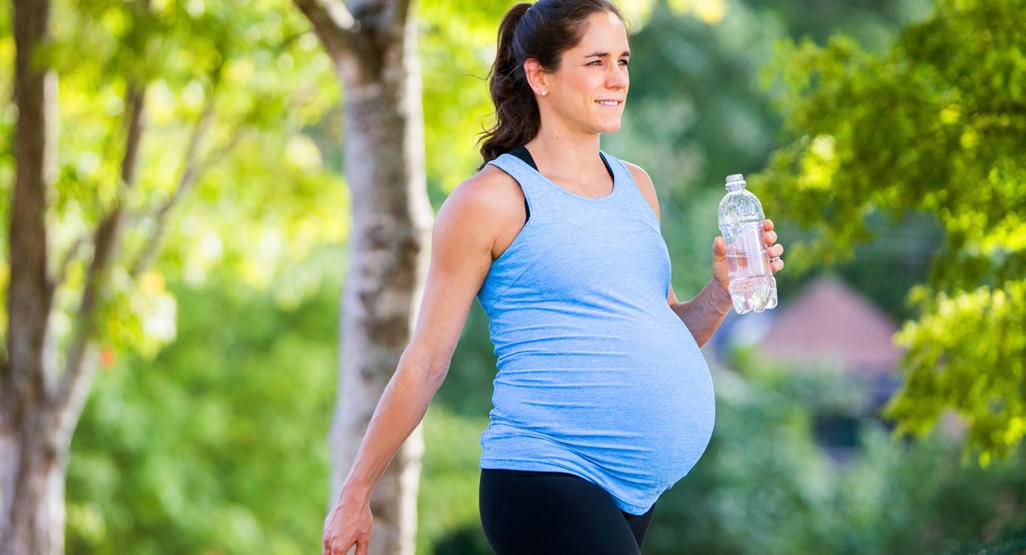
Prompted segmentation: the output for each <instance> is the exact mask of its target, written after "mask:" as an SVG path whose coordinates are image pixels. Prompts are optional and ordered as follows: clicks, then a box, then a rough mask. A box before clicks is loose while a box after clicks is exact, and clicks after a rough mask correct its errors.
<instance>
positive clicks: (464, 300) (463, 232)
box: [340, 174, 498, 504]
mask: <svg viewBox="0 0 1026 555" xmlns="http://www.w3.org/2000/svg"><path fill="white" fill-rule="evenodd" d="M478 175H480V174H478ZM476 178H477V176H475V177H474V178H471V179H469V180H467V181H465V182H463V183H461V184H460V185H459V186H458V187H457V188H456V190H454V191H453V192H452V193H451V194H450V195H449V197H448V198H447V199H446V200H445V202H444V203H443V204H442V207H441V208H440V209H439V211H438V215H437V217H436V218H435V225H434V230H433V232H432V241H431V263H430V267H429V269H428V275H427V283H426V286H425V289H424V297H423V300H422V302H421V307H420V311H419V313H418V316H417V324H416V326H415V329H414V332H413V337H412V339H411V341H410V343H409V345H408V346H407V347H406V349H405V350H404V351H403V354H402V356H401V357H400V360H399V365H398V367H397V369H396V371H395V373H394V374H393V375H392V379H391V380H390V381H389V383H388V385H387V386H386V387H385V391H384V392H383V393H382V396H381V399H380V400H379V401H378V405H377V407H376V408H375V410H374V415H373V416H372V417H371V421H370V424H369V426H368V428H367V432H366V434H365V435H364V438H363V441H362V442H361V444H360V448H359V450H358V452H357V455H356V460H355V462H354V464H353V466H352V468H351V469H350V472H349V475H348V476H347V477H346V479H345V482H344V484H343V487H342V491H341V492H340V500H341V499H344V498H347V497H348V498H350V501H353V502H356V503H361V504H363V503H366V502H368V501H369V499H370V497H371V493H372V492H373V490H374V487H375V485H376V484H377V482H378V480H379V479H380V478H381V475H382V474H383V473H384V472H385V470H386V469H387V468H388V465H389V463H390V462H391V461H392V458H393V457H394V456H395V454H396V453H397V452H398V451H399V448H400V447H401V446H402V444H403V442H404V441H406V438H407V437H409V435H410V433H412V432H413V430H414V429H415V428H416V427H417V425H418V424H419V423H420V421H421V420H422V419H423V418H424V414H425V413H426V412H427V407H428V405H430V403H431V400H432V399H433V398H434V395H435V393H436V392H437V391H438V388H439V387H441V385H442V383H443V381H444V380H445V376H446V374H447V373H448V370H449V364H450V362H451V360H452V353H453V351H455V349H456V343H457V341H458V339H459V336H460V332H461V331H462V330H463V326H464V323H465V322H466V319H467V313H468V311H469V309H470V305H471V303H472V302H473V299H474V295H475V294H476V293H477V291H478V290H479V289H480V287H481V284H482V282H483V281H484V278H485V276H486V275H487V274H488V268H489V266H490V265H491V260H492V258H491V248H492V243H493V239H494V237H495V229H496V227H495V222H496V220H498V218H496V217H494V210H495V206H494V204H495V202H494V199H490V198H489V197H488V196H487V195H486V194H484V193H483V191H484V190H485V188H484V187H482V186H481V184H480V183H475V181H474V180H475V179H476ZM475 185H476V186H475Z"/></svg>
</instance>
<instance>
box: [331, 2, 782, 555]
mask: <svg viewBox="0 0 1026 555" xmlns="http://www.w3.org/2000/svg"><path fill="white" fill-rule="evenodd" d="M498 38H499V44H498V52H497V55H496V59H495V64H494V65H493V67H492V72H491V81H490V86H491V93H492V99H493V101H494V103H495V108H496V116H497V123H496V125H495V127H493V128H492V129H490V130H488V131H487V132H486V133H485V136H484V142H483V144H482V147H481V154H482V157H483V158H484V165H483V166H482V168H480V169H479V171H478V173H477V174H475V175H474V176H473V177H471V178H469V179H467V180H466V181H464V182H463V183H461V184H460V185H459V186H458V187H456V189H455V190H454V191H453V192H452V194H450V195H449V197H448V198H447V199H446V201H445V202H444V203H443V205H442V207H441V209H440V210H439V213H438V216H437V218H436V222H435V228H434V234H433V244H432V254H431V264H430V268H429V271H428V278H427V285H426V289H425V294H424V299H423V301H422V305H421V309H420V313H419V316H418V321H417V325H416V328H415V331H414V335H413V338H412V340H411V342H410V344H409V345H408V346H407V348H406V349H405V350H404V352H403V355H402V357H401V360H400V363H399V367H398V369H397V371H396V373H395V375H394V376H393V379H392V381H391V382H390V383H389V386H388V388H387V389H386V391H385V393H384V394H383V396H382V399H381V401H380V402H379V405H378V408H377V410H376V412H375V415H374V417H373V419H372V421H371V424H370V426H369V428H368V431H367V435H366V437H365V438H364V441H363V443H362V445H361V446H360V450H359V453H358V455H357V458H356V461H355V463H354V465H353V468H352V470H351V471H350V473H349V476H348V477H347V479H346V482H345V486H344V487H343V489H342V493H341V494H340V498H339V502H338V504H337V505H336V507H335V509H334V510H333V511H332V512H331V513H330V514H329V515H328V519H327V522H326V526H325V533H324V553H325V554H329V553H330V554H341V553H346V552H347V550H348V549H349V548H350V547H351V546H352V545H353V544H356V546H357V555H360V554H362V553H367V546H368V542H369V539H370V530H371V525H372V515H371V512H370V508H369V504H368V500H369V498H370V492H371V491H372V490H373V487H374V484H375V483H376V482H377V480H378V478H379V477H380V476H381V474H382V473H383V472H384V470H385V468H386V467H387V466H388V463H389V462H390V461H391V459H392V457H393V456H394V455H395V453H396V452H397V451H398V449H399V447H400V446H401V444H402V442H403V441H404V440H405V439H406V437H407V436H408V435H409V433H410V432H411V431H412V430H413V428H414V427H416V425H417V424H418V423H419V422H420V420H421V418H422V417H423V415H424V413H425V411H426V410H427V406H428V404H429V403H430V401H431V399H432V397H433V396H434V393H435V391H437V389H438V387H439V386H440V385H441V383H442V381H443V380H444V377H445V374H446V372H447V371H448V367H449V362H450V360H451V356H452V352H453V350H454V349H455V347H456V342H457V340H458V338H459V335H460V332H461V331H462V329H463V325H464V323H465V321H466V316H467V311H468V310H469V308H470V305H471V303H472V302H473V299H474V297H475V296H477V297H478V299H479V300H480V302H481V304H482V306H483V307H484V308H485V311H486V312H487V313H488V316H489V320H490V323H489V331H490V333H491V338H492V342H493V343H494V345H495V352H496V354H497V355H498V367H499V373H498V374H497V376H496V378H495V381H494V388H495V389H494V394H493V397H492V400H493V403H494V408H493V410H492V411H491V412H490V414H489V416H490V422H489V425H488V428H487V429H486V430H485V431H484V433H482V435H481V445H482V448H483V449H482V456H481V463H480V468H481V474H480V484H479V486H480V490H479V503H480V506H479V509H480V513H481V521H482V525H483V527H484V531H485V534H486V536H487V538H488V541H489V542H490V543H491V545H492V547H493V548H494V549H495V551H496V552H497V553H500V554H507V553H512V554H521V553H524V554H537V553H560V554H563V553H588V554H597V553H611V554H623V553H640V549H641V545H642V542H643V541H644V536H645V531H646V529H647V527H648V524H649V520H650V519H651V517H652V512H653V511H654V508H655V502H656V499H657V498H658V496H659V494H661V493H662V492H663V491H665V490H666V489H668V488H669V487H670V486H672V485H673V484H674V483H675V482H677V481H678V480H679V479H680V478H682V477H683V476H684V475H686V474H687V472H688V471H689V470H690V469H691V468H692V467H693V466H694V465H695V463H696V462H697V461H698V459H699V458H700V457H701V455H702V453H703V452H704V450H705V448H706V446H707V444H708V441H709V438H710V436H711V434H712V427H713V420H714V404H713V389H712V380H711V379H710V376H709V370H708V367H707V366H706V363H705V360H704V358H703V356H702V353H701V351H700V350H699V345H701V344H702V343H704V342H705V341H706V340H707V339H708V338H709V337H710V336H711V335H712V334H713V332H714V331H715V330H716V328H717V327H718V326H719V324H720V322H722V320H723V317H724V316H725V315H726V313H727V311H728V310H730V308H731V306H732V305H731V301H730V295H729V293H728V290H727V286H728V284H729V277H728V266H727V261H726V256H725V247H726V245H725V242H724V240H723V238H722V237H716V238H715V239H714V241H713V248H712V250H713V268H712V279H711V280H710V282H709V284H708V285H706V286H705V288H704V289H703V290H702V291H701V292H700V293H699V294H698V295H697V296H696V297H695V298H694V299H692V300H691V301H688V302H686V303H681V302H678V301H677V298H676V295H675V294H674V291H673V288H672V287H671V286H670V260H669V256H668V253H667V250H666V245H665V243H664V242H663V239H662V236H661V234H660V231H659V229H660V220H659V205H658V200H657V198H656V193H655V187H654V186H653V184H652V181H651V179H650V178H649V176H648V174H646V173H645V171H644V170H643V169H641V168H640V167H638V166H637V165H634V164H631V163H627V162H623V161H621V160H619V159H617V158H616V157H614V156H612V155H610V154H608V153H605V152H602V151H601V150H600V149H599V135H600V134H601V133H609V132H614V131H617V130H619V128H620V118H621V116H622V114H623V109H624V104H625V101H626V98H627V90H628V86H629V82H630V80H629V77H628V71H627V65H628V62H629V58H630V53H629V48H628V44H627V31H626V27H625V25H624V22H623V18H622V17H621V16H620V13H619V12H618V11H617V9H616V8H615V7H614V6H613V5H612V4H611V3H609V2H608V1H605V0H564V1H560V0H541V1H540V2H537V3H535V4H533V5H532V4H518V5H516V6H514V7H513V8H511V9H510V10H509V12H508V13H507V14H506V16H505V17H504V18H503V20H502V23H501V25H500V28H499V33H498ZM764 229H765V231H766V233H765V234H764V241H765V242H766V244H767V245H768V249H767V250H768V253H769V255H770V256H772V257H773V259H772V264H771V268H772V269H773V271H774V272H776V271H779V270H780V269H782V268H783V261H782V260H780V255H781V254H782V253H783V246H782V245H778V244H775V243H774V241H775V240H776V234H775V233H774V232H773V231H772V229H773V224H772V222H770V221H769V220H766V222H765V223H764Z"/></svg>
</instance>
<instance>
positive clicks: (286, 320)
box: [67, 249, 341, 554]
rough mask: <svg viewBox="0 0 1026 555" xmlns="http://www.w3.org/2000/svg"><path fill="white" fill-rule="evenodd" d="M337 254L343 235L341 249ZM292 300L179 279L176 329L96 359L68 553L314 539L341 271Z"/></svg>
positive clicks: (279, 544) (80, 442) (291, 546)
mask: <svg viewBox="0 0 1026 555" xmlns="http://www.w3.org/2000/svg"><path fill="white" fill-rule="evenodd" d="M332 254H333V255H334V256H338V254H339V253H338V251H337V249H335V250H333V251H332ZM333 278H334V279H331V280H328V282H327V283H328V285H326V286H325V287H323V288H321V289H319V290H318V291H317V293H316V295H313V296H311V297H310V298H308V299H307V300H305V301H304V302H303V303H301V304H300V305H299V306H297V307H295V308H291V307H285V306H282V303H281V302H279V301H276V300H275V298H274V296H273V294H272V293H271V292H269V291H265V292H263V293H261V294H260V295H251V294H248V293H246V292H244V291H240V290H239V289H238V288H236V287H235V286H234V284H233V279H232V278H231V276H230V275H225V274H222V275H221V276H219V279H217V280H213V281H212V282H211V283H209V284H208V286H207V288H205V289H203V290H193V289H189V288H187V287H184V286H183V285H181V284H176V285H175V286H174V287H173V288H172V290H173V292H174V295H175V297H176V298H178V299H179V300H180V306H181V314H180V318H179V337H178V340H177V341H176V342H175V343H174V344H172V345H171V346H169V347H167V348H165V349H163V350H162V351H161V352H160V353H159V355H157V356H156V357H155V358H154V359H153V360H152V361H144V360H142V359H140V358H139V357H137V356H131V355H129V356H125V357H123V358H120V359H117V360H115V361H114V362H113V363H110V364H108V365H105V367H104V368H103V370H102V371H101V372H100V373H99V375H98V378H97V381H96V387H95V388H94V392H93V395H92V396H91V397H90V400H89V402H88V404H87V405H86V409H85V411H84V413H83V416H82V421H81V423H80V425H79V427H78V430H77V432H76V434H75V437H74V441H73V444H72V456H71V460H70V463H69V467H68V481H67V483H68V490H67V507H68V522H67V527H68V528H67V538H68V551H69V552H70V553H140V554H141V553H154V554H157V553H204V552H211V550H214V551H217V552H221V553H254V552H261V553H281V554H287V553H297V554H298V553H308V552H310V551H311V550H312V549H316V547H317V546H318V545H319V543H320V541H319V540H320V533H321V525H322V522H323V518H324V515H325V510H326V509H325V506H326V505H325V504H326V500H327V495H328V492H327V483H328V480H327V472H328V450H327V441H326V437H327V433H328V426H329V424H330V417H329V416H330V414H331V411H332V407H333V403H334V394H333V391H334V389H335V375H336V374H335V367H336V356H337V342H336V338H337V325H336V324H335V322H337V311H336V307H337V298H338V288H337V287H336V286H335V285H337V283H338V282H339V281H340V280H341V276H340V275H336V276H333Z"/></svg>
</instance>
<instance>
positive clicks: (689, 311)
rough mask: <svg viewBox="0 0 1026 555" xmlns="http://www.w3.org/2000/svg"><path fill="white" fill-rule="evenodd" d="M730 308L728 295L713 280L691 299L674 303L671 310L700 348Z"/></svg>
mask: <svg viewBox="0 0 1026 555" xmlns="http://www.w3.org/2000/svg"><path fill="white" fill-rule="evenodd" d="M732 306H733V304H732V303H731V300H730V293H728V292H727V290H726V289H724V288H723V286H722V285H720V284H719V283H718V282H717V281H716V280H715V279H710V280H709V283H707V284H706V285H705V287H704V288H703V289H702V290H701V291H700V292H699V293H698V295H696V296H695V297H694V298H693V299H691V300H690V301H685V302H679V303H676V304H675V305H673V306H672V307H671V308H672V309H673V312H674V313H675V314H676V315H677V317H679V318H680V319H681V321H682V322H684V325H685V326H687V327H688V330H690V331H691V335H692V336H694V338H695V342H697V343H698V346H699V347H701V346H702V345H705V342H706V341H708V340H709V338H710V337H712V335H713V333H715V332H716V328H718V327H720V324H721V323H723V319H724V318H725V317H726V316H727V312H729V311H730V309H731V307H732Z"/></svg>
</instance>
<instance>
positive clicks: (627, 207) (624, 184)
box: [601, 150, 661, 234]
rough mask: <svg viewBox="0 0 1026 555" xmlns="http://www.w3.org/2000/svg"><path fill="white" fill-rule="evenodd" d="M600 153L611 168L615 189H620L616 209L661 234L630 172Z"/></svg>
mask: <svg viewBox="0 0 1026 555" xmlns="http://www.w3.org/2000/svg"><path fill="white" fill-rule="evenodd" d="M601 152H602V155H603V156H604V157H605V158H606V160H608V161H609V165H610V166H611V167H612V168H613V176H614V179H615V180H616V184H617V187H618V188H620V189H621V190H620V191H619V198H618V199H617V209H618V210H620V211H621V212H622V213H623V214H624V215H629V214H633V215H636V216H638V217H640V218H641V219H643V220H644V221H645V222H647V223H648V224H649V225H651V226H652V227H653V228H655V230H656V231H659V232H660V234H661V231H660V225H659V218H658V217H656V215H655V212H653V211H652V207H651V205H649V204H648V201H647V200H645V196H644V195H643V194H641V189H639V188H638V184H637V182H635V181H634V177H633V176H632V175H631V172H630V170H629V169H627V164H626V163H624V161H623V160H620V159H619V158H617V157H616V156H613V155H612V154H609V153H608V152H606V151H604V150H603V151H601Z"/></svg>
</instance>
